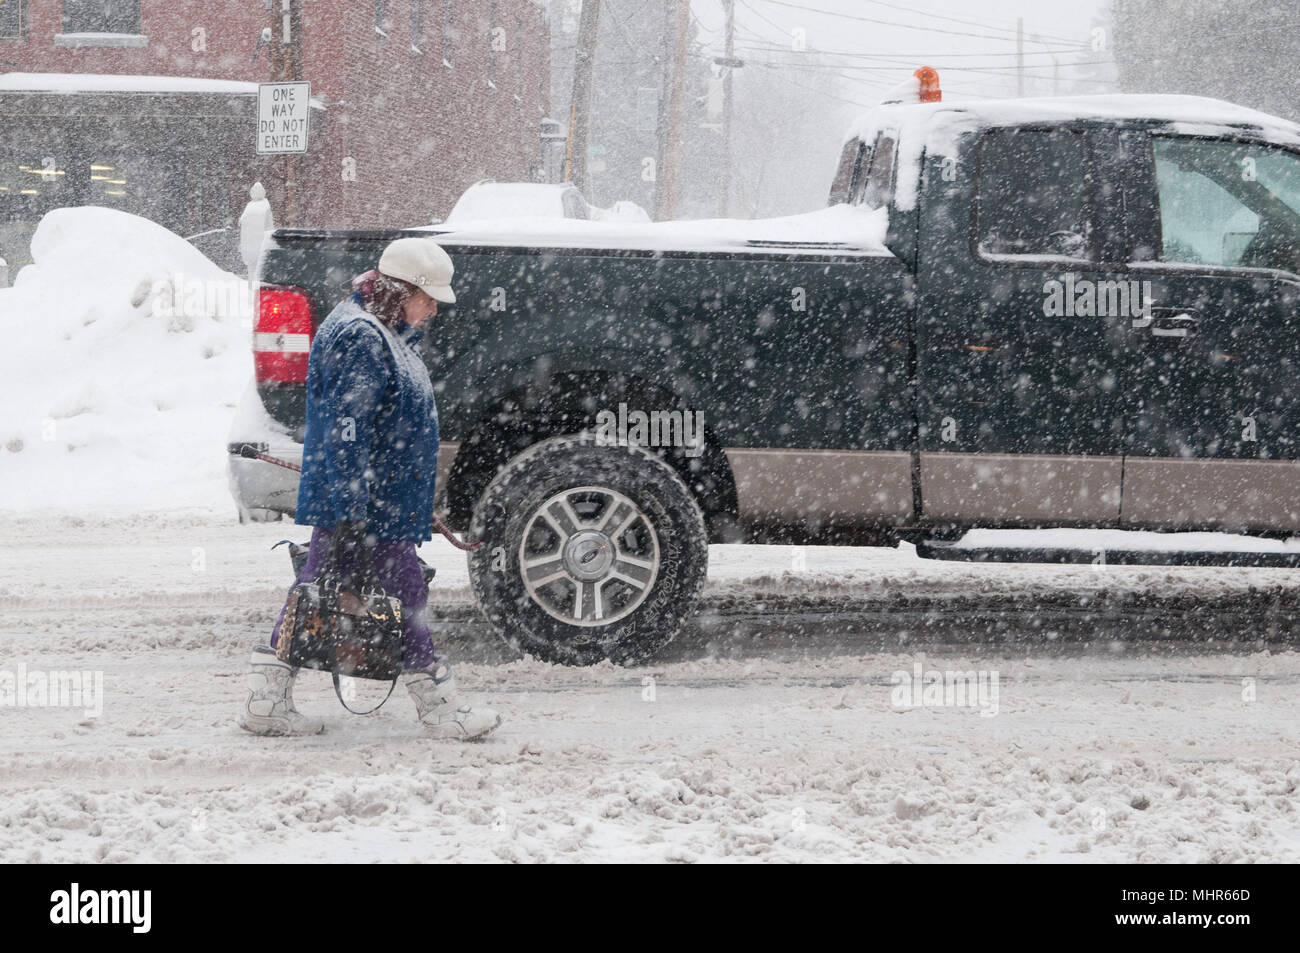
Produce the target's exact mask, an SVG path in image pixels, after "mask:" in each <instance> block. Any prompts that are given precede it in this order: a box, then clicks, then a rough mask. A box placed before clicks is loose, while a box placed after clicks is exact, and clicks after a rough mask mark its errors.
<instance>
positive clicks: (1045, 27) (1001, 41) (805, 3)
mask: <svg viewBox="0 0 1300 953" xmlns="http://www.w3.org/2000/svg"><path fill="white" fill-rule="evenodd" d="M1109 7H1110V3H1109V0H924V2H921V3H913V2H910V0H783V2H777V0H736V44H737V55H739V56H741V57H742V58H751V59H761V58H768V59H771V58H772V56H773V53H771V52H765V51H764V47H770V48H771V49H772V50H773V51H775V50H776V49H778V48H780V49H783V50H784V49H789V48H790V46H791V43H792V36H793V31H794V30H796V29H802V30H803V31H804V36H805V37H806V43H807V47H808V49H810V50H817V51H834V52H835V53H837V54H849V55H829V56H827V57H824V58H823V62H824V63H825V62H828V63H829V64H833V65H829V66H827V65H823V66H821V67H817V68H813V67H809V68H806V69H800V70H797V71H791V72H790V74H789V75H790V81H791V82H792V83H794V84H799V85H806V86H808V87H810V88H812V89H817V90H821V91H822V92H823V93H824V94H825V95H828V96H833V97H841V98H843V99H846V100H850V101H852V102H853V103H857V104H860V105H862V106H868V107H869V106H871V105H873V104H874V103H876V102H877V101H878V100H879V99H880V94H881V93H882V92H883V91H884V90H886V89H888V88H889V87H892V86H894V85H896V84H897V83H898V82H901V81H902V80H903V79H905V78H907V77H908V76H909V75H910V74H911V72H912V70H914V69H915V68H916V67H918V66H933V67H935V68H936V69H938V70H939V73H940V77H941V82H942V85H943V88H944V91H945V98H950V99H966V98H971V97H1001V96H1015V95H1016V77H1015V75H1014V68H1015V63H1016V58H1015V55H1014V54H1015V51H1016V43H1015V29H1016V18H1017V17H1023V18H1024V30H1025V52H1026V57H1025V62H1026V64H1027V66H1028V67H1029V69H1028V70H1027V73H1028V74H1029V75H1031V76H1036V77H1038V78H1039V82H1038V83H1037V84H1034V83H1033V82H1032V81H1031V82H1030V88H1029V89H1028V90H1027V93H1028V94H1031V95H1032V94H1035V93H1037V94H1040V95H1046V94H1050V93H1051V91H1052V88H1051V79H1052V77H1053V75H1054V73H1053V54H1054V55H1055V56H1056V57H1057V60H1058V61H1059V62H1060V63H1061V64H1066V63H1070V62H1074V61H1079V60H1082V61H1088V62H1096V61H1098V60H1105V61H1109V60H1110V58H1111V57H1110V52H1109V50H1108V49H1107V50H1103V51H1102V52H1100V53H1097V52H1093V51H1092V49H1091V48H1090V46H1091V43H1092V40H1093V37H1092V36H1091V34H1090V28H1091V27H1092V25H1093V24H1092V18H1093V17H1094V16H1098V15H1101V14H1104V13H1105V12H1107V11H1108V10H1109ZM819 11H825V12H819ZM692 12H693V13H694V15H695V18H696V20H697V21H698V23H699V26H700V34H701V39H702V40H704V41H705V42H706V43H708V44H709V45H710V46H711V47H716V48H717V50H718V51H719V52H720V51H721V48H722V34H723V24H724V22H725V18H724V15H723V3H722V0H692ZM835 14H840V15H838V16H837V15H835ZM945 17H946V18H951V19H943V18H945ZM853 18H862V19H853ZM870 21H880V22H870ZM954 21H963V22H954ZM968 34H975V35H968ZM1108 45H1109V44H1107V46H1108ZM1074 47H1082V48H1083V49H1075V48H1074ZM1066 72H1067V74H1068V71H1066ZM1080 91H1082V90H1080ZM1089 91H1096V92H1102V91H1105V90H1102V89H1095V90H1089Z"/></svg>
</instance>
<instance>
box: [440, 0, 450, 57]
mask: <svg viewBox="0 0 1300 953" xmlns="http://www.w3.org/2000/svg"><path fill="white" fill-rule="evenodd" d="M442 65H443V66H445V67H447V69H451V0H442Z"/></svg>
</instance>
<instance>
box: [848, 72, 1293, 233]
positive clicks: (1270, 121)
mask: <svg viewBox="0 0 1300 953" xmlns="http://www.w3.org/2000/svg"><path fill="white" fill-rule="evenodd" d="M1087 120H1100V121H1109V122H1132V123H1144V124H1145V123H1155V124H1162V123H1163V124H1167V125H1168V127H1169V128H1170V130H1171V131H1173V132H1179V133H1183V134H1186V135H1214V134H1219V135H1221V134H1222V133H1223V132H1224V130H1225V129H1230V130H1235V131H1244V132H1246V133H1247V134H1249V135H1251V136H1254V137H1257V138H1259V139H1262V140H1264V141H1266V142H1276V143H1279V144H1282V145H1292V146H1300V126H1298V125H1296V124H1295V123H1293V122H1289V121H1287V120H1285V119H1281V118H1279V117H1277V116H1272V115H1270V114H1268V113H1263V112H1259V111H1258V110H1255V109H1250V108H1248V107H1246V106H1238V105H1236V104H1234V103H1229V102H1224V101H1223V100H1221V99H1209V98H1207V97H1204V96H1178V95H1165V94H1137V93H1114V94H1110V95H1104V96H1054V97H1043V98H1026V99H993V100H981V101H977V102H929V103H916V102H907V103H897V104H895V103H890V104H887V105H880V106H877V107H876V108H875V109H872V110H870V111H868V112H866V113H864V114H863V115H861V116H860V117H859V118H858V119H857V120H856V121H855V122H854V123H853V125H852V126H851V127H850V128H849V130H848V132H847V134H846V135H845V137H844V138H845V141H846V142H849V141H852V140H853V139H861V140H862V141H863V142H867V143H871V142H874V141H875V139H876V136H877V134H878V133H880V132H881V131H883V130H891V131H893V132H894V133H895V134H896V136H897V139H898V147H897V156H898V158H897V162H898V168H899V170H900V171H899V174H898V175H897V177H896V182H897V184H896V187H895V192H894V204H895V206H896V207H897V208H899V209H901V210H904V211H908V210H910V209H912V208H914V207H915V205H916V198H917V196H916V189H917V184H918V182H919V178H920V176H919V174H918V172H919V169H920V162H921V155H922V153H928V154H930V155H940V156H949V155H955V154H956V152H957V147H958V143H959V141H960V139H961V137H962V136H963V135H966V134H968V133H972V132H975V131H977V130H979V129H986V128H989V127H992V126H1018V125H1028V124H1033V123H1064V122H1075V121H1087ZM903 170H907V171H906V172H904V171H903Z"/></svg>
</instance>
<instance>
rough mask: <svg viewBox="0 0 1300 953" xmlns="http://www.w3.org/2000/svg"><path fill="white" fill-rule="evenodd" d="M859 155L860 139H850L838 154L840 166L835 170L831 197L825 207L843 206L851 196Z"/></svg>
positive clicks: (860, 148) (860, 153)
mask: <svg viewBox="0 0 1300 953" xmlns="http://www.w3.org/2000/svg"><path fill="white" fill-rule="evenodd" d="M861 155H862V140H861V139H850V140H849V141H848V142H846V143H845V144H844V151H843V152H842V153H840V164H839V166H838V167H837V168H836V170H835V178H834V179H833V180H832V181H831V195H830V200H829V201H828V202H827V203H826V204H827V205H843V204H844V203H845V202H847V201H848V200H849V196H851V195H852V194H853V184H854V180H855V178H856V173H857V168H858V159H859V157H860V156H861Z"/></svg>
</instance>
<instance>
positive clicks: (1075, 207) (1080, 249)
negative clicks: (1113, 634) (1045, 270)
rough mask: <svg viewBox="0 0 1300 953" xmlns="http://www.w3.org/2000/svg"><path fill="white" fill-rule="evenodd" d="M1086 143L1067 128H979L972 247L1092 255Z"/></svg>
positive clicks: (995, 253)
mask: <svg viewBox="0 0 1300 953" xmlns="http://www.w3.org/2000/svg"><path fill="white" fill-rule="evenodd" d="M1090 192H1091V175H1090V172H1089V160H1088V146H1087V139H1086V136H1085V134H1084V133H1082V132H1076V131H1074V130H1069V129H996V130H992V131H990V132H988V133H986V134H985V135H984V138H983V140H982V141H981V143H980V150H979V182H978V185H977V187H976V200H975V201H976V235H977V236H978V238H977V241H978V247H979V252H980V254H981V255H982V256H984V257H986V258H992V259H1002V258H1007V257H1016V258H1023V257H1028V256H1034V257H1048V258H1053V259H1062V258H1064V259H1070V260H1074V261H1091V260H1092V258H1093V247H1092V222H1091V215H1090V212H1089V201H1088V197H1089V194H1090Z"/></svg>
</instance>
